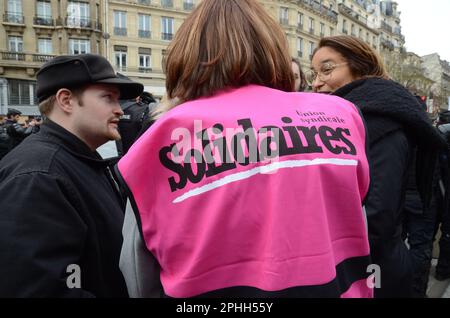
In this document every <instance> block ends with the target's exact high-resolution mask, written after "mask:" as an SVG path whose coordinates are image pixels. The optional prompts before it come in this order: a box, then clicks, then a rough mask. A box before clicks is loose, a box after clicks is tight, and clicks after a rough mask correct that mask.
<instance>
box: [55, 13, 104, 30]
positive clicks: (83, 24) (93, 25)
mask: <svg viewBox="0 0 450 318" xmlns="http://www.w3.org/2000/svg"><path fill="white" fill-rule="evenodd" d="M56 25H64V26H65V27H68V28H80V29H91V30H102V24H101V23H100V22H98V21H97V20H91V19H89V17H80V16H73V17H71V16H69V17H65V18H64V19H63V20H62V19H60V18H59V19H56Z"/></svg>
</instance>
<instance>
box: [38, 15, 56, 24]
mask: <svg viewBox="0 0 450 318" xmlns="http://www.w3.org/2000/svg"><path fill="white" fill-rule="evenodd" d="M33 23H34V24H35V25H44V26H54V25H55V20H53V19H52V17H43V16H35V17H34V18H33Z"/></svg>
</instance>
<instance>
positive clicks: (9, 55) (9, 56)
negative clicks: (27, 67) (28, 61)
mask: <svg viewBox="0 0 450 318" xmlns="http://www.w3.org/2000/svg"><path fill="white" fill-rule="evenodd" d="M2 60H7V61H25V53H21V52H11V51H8V52H2Z"/></svg>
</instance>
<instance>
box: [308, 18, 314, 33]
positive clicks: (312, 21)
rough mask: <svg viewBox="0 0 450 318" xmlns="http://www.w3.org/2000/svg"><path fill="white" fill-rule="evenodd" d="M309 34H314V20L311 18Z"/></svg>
mask: <svg viewBox="0 0 450 318" xmlns="http://www.w3.org/2000/svg"><path fill="white" fill-rule="evenodd" d="M309 33H311V34H314V19H313V18H309Z"/></svg>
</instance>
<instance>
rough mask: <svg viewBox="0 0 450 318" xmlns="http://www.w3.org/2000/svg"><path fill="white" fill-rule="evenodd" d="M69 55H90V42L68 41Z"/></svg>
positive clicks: (82, 40)
mask: <svg viewBox="0 0 450 318" xmlns="http://www.w3.org/2000/svg"><path fill="white" fill-rule="evenodd" d="M69 53H70V54H86V53H91V42H90V41H89V40H85V39H69Z"/></svg>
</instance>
